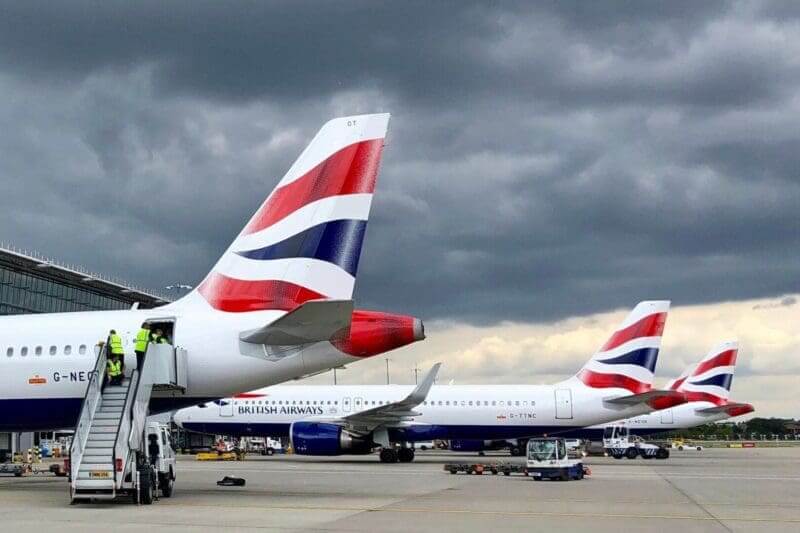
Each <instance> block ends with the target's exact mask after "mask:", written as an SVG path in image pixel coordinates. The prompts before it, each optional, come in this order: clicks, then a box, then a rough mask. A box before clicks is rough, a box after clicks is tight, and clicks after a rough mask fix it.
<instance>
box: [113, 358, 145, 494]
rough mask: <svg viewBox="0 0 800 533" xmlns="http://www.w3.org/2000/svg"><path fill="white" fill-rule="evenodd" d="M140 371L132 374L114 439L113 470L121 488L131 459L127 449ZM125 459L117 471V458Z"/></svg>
mask: <svg viewBox="0 0 800 533" xmlns="http://www.w3.org/2000/svg"><path fill="white" fill-rule="evenodd" d="M139 376H140V374H139V369H137V368H134V369H133V372H131V381H130V383H128V389H127V390H126V391H125V401H124V402H123V406H122V413H121V416H120V420H119V425H118V426H117V436H116V437H115V438H114V447H113V449H112V452H111V468H112V469H113V471H114V485H115V486H116V487H117V488H119V487H121V486H122V481H123V478H124V475H125V466H126V465H127V463H128V461H129V459H130V448H128V449H126V447H127V443H128V436H129V433H130V427H131V424H130V417H131V416H132V415H131V405H132V403H133V401H134V398H135V397H136V389H137V388H138V385H139ZM118 457H120V458H122V457H124V458H125V460H124V462H123V465H122V469H121V471H120V472H118V471H117V458H118Z"/></svg>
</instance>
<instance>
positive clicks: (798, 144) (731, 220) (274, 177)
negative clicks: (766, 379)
mask: <svg viewBox="0 0 800 533" xmlns="http://www.w3.org/2000/svg"><path fill="white" fill-rule="evenodd" d="M798 58H800V9H798V7H797V4H796V3H791V2H785V3H782V2H774V3H773V2H746V3H736V2H733V3H730V2H712V1H708V2H663V3H655V2H623V1H619V2H607V3H602V2H574V3H573V2H538V3H530V2H522V3H519V4H517V3H513V2H497V3H487V2H475V3H470V2H466V1H459V2H420V3H414V2H385V3H377V2H349V3H346V4H345V3H343V2H314V3H311V2H296V1H286V2H230V1H229V2H216V1H206V2H203V1H192V2H166V3H165V2H155V1H153V2H147V1H140V2H112V1H94V2H89V1H83V2H82V1H73V2H57V3H53V2H37V1H27V2H12V1H2V2H0V96H2V98H0V184H2V189H1V191H0V192H1V193H2V194H0V240H5V241H8V242H12V243H15V244H17V245H20V246H25V247H29V248H34V249H37V250H39V251H42V252H45V253H47V254H49V255H52V256H54V257H56V258H59V259H62V260H64V261H70V262H76V263H80V264H83V265H85V266H86V267H88V268H91V269H94V270H99V271H102V272H106V273H109V274H115V275H119V276H122V277H125V278H127V279H130V280H132V281H134V282H136V283H139V284H142V285H145V286H149V287H153V288H159V287H163V286H164V285H166V284H169V283H174V282H186V283H196V282H197V281H199V279H200V278H202V276H203V275H204V274H205V272H206V271H207V270H208V269H209V268H210V267H211V265H212V264H213V263H214V261H215V260H216V258H217V257H218V256H219V255H220V253H221V251H222V250H223V249H224V248H225V247H226V246H227V244H228V243H229V241H230V240H231V239H232V238H233V236H234V235H235V234H236V233H237V232H238V231H239V229H240V228H241V227H242V226H243V224H244V222H245V221H246V220H247V219H248V218H249V216H250V214H251V213H252V212H253V211H254V210H255V209H256V207H257V206H258V205H259V204H260V203H261V201H262V200H263V199H264V197H265V196H266V195H267V194H268V192H269V191H270V190H271V189H272V187H273V186H274V184H275V183H277V181H278V180H279V179H280V177H281V176H282V174H283V173H284V172H285V170H286V169H287V168H288V167H289V165H290V164H291V162H292V160H293V159H294V158H295V157H296V155H297V154H298V153H299V152H300V150H302V148H303V147H304V145H305V144H306V143H307V142H308V141H309V139H310V138H311V137H312V136H313V134H314V133H315V132H316V130H317V129H318V128H319V126H320V125H321V124H322V123H323V122H324V121H326V120H327V119H328V118H330V117H332V116H336V115H342V114H351V113H362V112H372V111H390V112H392V113H393V118H392V123H391V126H390V138H389V145H388V147H387V150H386V152H385V156H384V161H383V167H382V173H381V177H380V180H379V184H378V191H377V193H378V194H377V195H376V199H375V202H374V204H373V216H372V219H371V221H370V227H369V231H368V234H367V240H366V249H365V251H364V254H363V256H362V260H361V268H360V277H359V282H358V289H357V297H358V303H359V305H361V306H363V307H372V308H379V309H385V310H395V311H399V312H408V313H414V314H416V315H418V316H421V317H423V318H426V319H439V320H445V321H446V320H452V321H457V322H469V323H475V324H492V323H494V322H496V321H503V320H515V321H522V322H533V321H541V320H546V321H547V320H556V319H559V318H562V317H565V316H571V315H576V314H584V313H591V312H599V311H603V310H608V309H617V308H619V307H629V306H631V305H633V303H635V302H636V301H638V300H641V299H646V298H670V299H672V300H673V301H675V302H676V303H681V304H695V303H714V302H720V301H730V300H745V299H753V298H765V297H778V296H781V295H783V294H789V293H795V292H797V289H798V283H797V280H798V276H799V275H800V214H798V206H800V176H798V172H799V171H798V169H800V127H798V124H800V91H798V87H800V61H798ZM151 254H152V255H151Z"/></svg>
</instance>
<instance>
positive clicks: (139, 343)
mask: <svg viewBox="0 0 800 533" xmlns="http://www.w3.org/2000/svg"><path fill="white" fill-rule="evenodd" d="M149 342H150V330H149V329H144V328H142V329H140V330H139V333H137V334H136V351H137V352H145V351H147V344H148V343H149Z"/></svg>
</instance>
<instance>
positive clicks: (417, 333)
mask: <svg viewBox="0 0 800 533" xmlns="http://www.w3.org/2000/svg"><path fill="white" fill-rule="evenodd" d="M424 338H425V324H424V323H423V322H422V320H420V319H419V318H415V319H414V340H415V341H421V340H423V339H424Z"/></svg>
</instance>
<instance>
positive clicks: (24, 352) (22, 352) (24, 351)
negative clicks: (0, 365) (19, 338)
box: [19, 346, 28, 357]
mask: <svg viewBox="0 0 800 533" xmlns="http://www.w3.org/2000/svg"><path fill="white" fill-rule="evenodd" d="M19 354H20V355H21V356H22V357H25V356H26V355H28V347H27V346H23V347H22V348H21V349H20V351H19Z"/></svg>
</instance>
